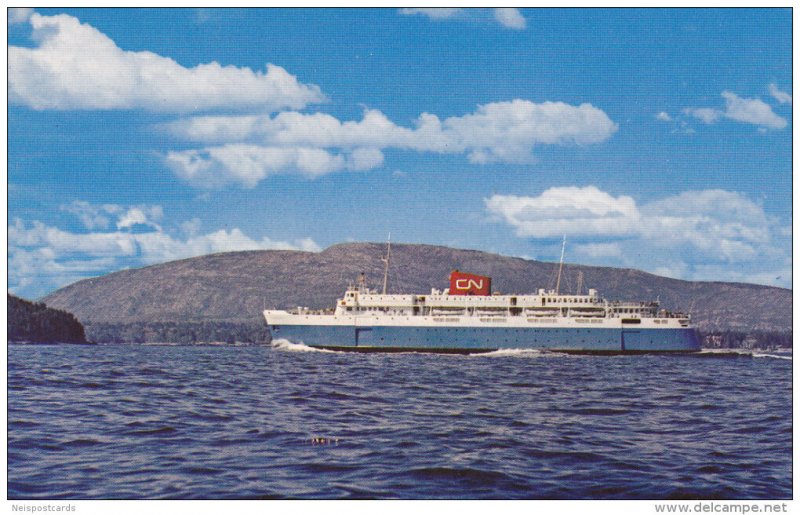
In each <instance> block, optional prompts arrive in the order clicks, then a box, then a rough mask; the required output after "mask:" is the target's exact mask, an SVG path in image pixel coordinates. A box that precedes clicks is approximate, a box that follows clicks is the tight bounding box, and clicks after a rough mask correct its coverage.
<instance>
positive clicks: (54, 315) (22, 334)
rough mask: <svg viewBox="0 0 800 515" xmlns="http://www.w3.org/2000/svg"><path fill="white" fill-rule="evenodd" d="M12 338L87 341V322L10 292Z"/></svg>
mask: <svg viewBox="0 0 800 515" xmlns="http://www.w3.org/2000/svg"><path fill="white" fill-rule="evenodd" d="M8 341H9V342H30V343H87V342H86V337H85V335H84V330H83V326H82V325H81V324H80V322H78V321H77V320H76V319H75V317H74V316H73V315H72V314H70V313H67V312H65V311H60V310H56V309H50V308H48V307H47V306H46V305H44V304H41V303H33V302H29V301H27V300H25V299H20V298H19V297H15V296H13V295H11V294H8Z"/></svg>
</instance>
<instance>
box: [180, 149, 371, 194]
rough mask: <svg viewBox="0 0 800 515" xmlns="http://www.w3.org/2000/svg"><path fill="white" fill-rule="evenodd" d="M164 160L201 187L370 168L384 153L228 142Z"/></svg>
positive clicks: (251, 183)
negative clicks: (293, 174)
mask: <svg viewBox="0 0 800 515" xmlns="http://www.w3.org/2000/svg"><path fill="white" fill-rule="evenodd" d="M165 161H166V163H167V166H169V167H170V168H171V169H172V170H173V172H174V173H175V175H177V176H178V177H180V178H181V179H183V180H185V181H186V182H188V183H189V184H192V185H193V186H195V187H198V188H205V189H212V188H220V187H222V186H225V185H226V184H231V183H232V184H238V185H241V186H243V187H245V188H253V187H255V186H256V185H257V184H258V183H259V182H260V181H261V180H263V179H264V178H266V177H269V176H271V175H277V174H285V173H299V174H300V175H303V176H306V177H309V178H313V177H317V176H320V175H325V174H328V173H332V172H338V171H342V170H353V171H362V170H369V169H372V168H375V167H377V166H380V165H381V164H382V163H383V153H381V152H380V150H375V149H364V148H357V149H354V150H353V151H352V152H348V153H340V154H334V153H331V152H328V151H326V150H324V149H321V148H313V147H261V146H257V145H246V144H229V145H223V146H218V147H207V148H204V149H202V150H183V151H173V152H168V153H167V155H166V157H165Z"/></svg>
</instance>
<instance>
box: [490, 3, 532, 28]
mask: <svg viewBox="0 0 800 515" xmlns="http://www.w3.org/2000/svg"><path fill="white" fill-rule="evenodd" d="M494 18H495V19H496V20H497V21H498V22H500V24H501V25H503V26H504V27H508V28H509V29H516V30H522V29H524V28H525V26H526V22H525V18H524V17H523V16H522V14H520V12H519V9H514V8H503V9H495V10H494Z"/></svg>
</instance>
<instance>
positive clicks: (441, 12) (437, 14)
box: [400, 7, 461, 20]
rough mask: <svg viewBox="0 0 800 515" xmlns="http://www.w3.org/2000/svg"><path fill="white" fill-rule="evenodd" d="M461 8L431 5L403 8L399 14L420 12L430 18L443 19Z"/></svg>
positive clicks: (456, 12) (453, 14) (455, 13)
mask: <svg viewBox="0 0 800 515" xmlns="http://www.w3.org/2000/svg"><path fill="white" fill-rule="evenodd" d="M460 11H461V9H459V8H445V7H431V8H405V9H400V14H405V15H413V14H421V15H423V16H427V17H428V18H430V19H432V20H444V19H447V18H452V17H453V16H455V15H457V14H458V13H459V12H460Z"/></svg>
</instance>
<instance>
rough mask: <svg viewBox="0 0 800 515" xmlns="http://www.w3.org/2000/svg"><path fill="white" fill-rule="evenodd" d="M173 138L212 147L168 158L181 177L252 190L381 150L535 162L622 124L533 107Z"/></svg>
mask: <svg viewBox="0 0 800 515" xmlns="http://www.w3.org/2000/svg"><path fill="white" fill-rule="evenodd" d="M165 128H166V130H167V131H168V132H170V133H171V134H173V135H174V136H177V137H180V138H183V139H186V140H189V141H192V142H195V143H201V144H206V145H207V146H205V147H204V148H202V149H190V150H183V151H175V152H170V153H168V154H167V156H166V161H167V163H168V165H169V166H170V167H171V168H172V170H173V171H174V172H175V174H176V175H178V176H179V177H181V178H183V179H184V180H187V181H188V182H190V183H192V184H195V185H197V186H202V187H210V188H213V187H219V186H221V185H223V184H227V183H229V182H232V183H238V184H241V185H243V186H245V187H253V186H255V185H256V184H257V183H258V182H259V181H261V180H262V179H264V178H265V177H267V176H269V175H273V174H276V173H299V174H302V175H305V176H308V177H314V176H318V175H322V174H326V173H331V172H335V171H341V170H369V169H372V168H375V167H378V166H381V165H382V164H383V153H382V150H383V149H387V148H397V149H404V150H413V151H417V152H435V153H449V154H454V153H463V154H466V155H467V157H468V159H469V160H470V161H471V162H473V163H478V164H483V163H490V162H504V163H530V162H533V161H534V156H533V149H534V147H535V146H536V145H586V144H593V143H600V142H603V141H605V140H607V139H608V138H610V137H611V136H612V135H613V134H614V132H615V131H616V130H617V125H616V124H615V123H614V122H613V121H611V119H610V118H609V117H608V115H606V114H605V112H603V111H602V110H600V109H598V108H596V107H594V106H592V105H591V104H587V103H585V104H581V105H579V106H573V105H569V104H565V103H563V102H544V103H540V104H537V103H533V102H530V101H527V100H519V99H517V100H513V101H510V102H496V103H491V104H486V105H482V106H478V108H477V109H476V111H475V112H473V113H471V114H467V115H465V116H460V117H450V118H446V119H444V120H441V119H439V117H437V116H436V115H433V114H429V113H423V114H422V115H420V116H419V117H418V118H417V120H416V121H415V123H414V126H413V127H402V126H398V125H396V124H395V123H393V122H392V121H391V120H389V119H388V118H387V117H386V116H385V115H384V114H383V113H381V112H380V111H377V110H374V109H368V110H365V112H364V115H363V117H362V119H361V120H360V121H345V122H342V121H340V120H338V119H337V118H335V117H333V116H331V115H328V114H324V113H311V114H305V113H298V112H283V113H278V114H276V115H275V116H199V117H192V118H188V119H185V120H180V121H177V122H173V123H170V124H167V125H166V126H165Z"/></svg>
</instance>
